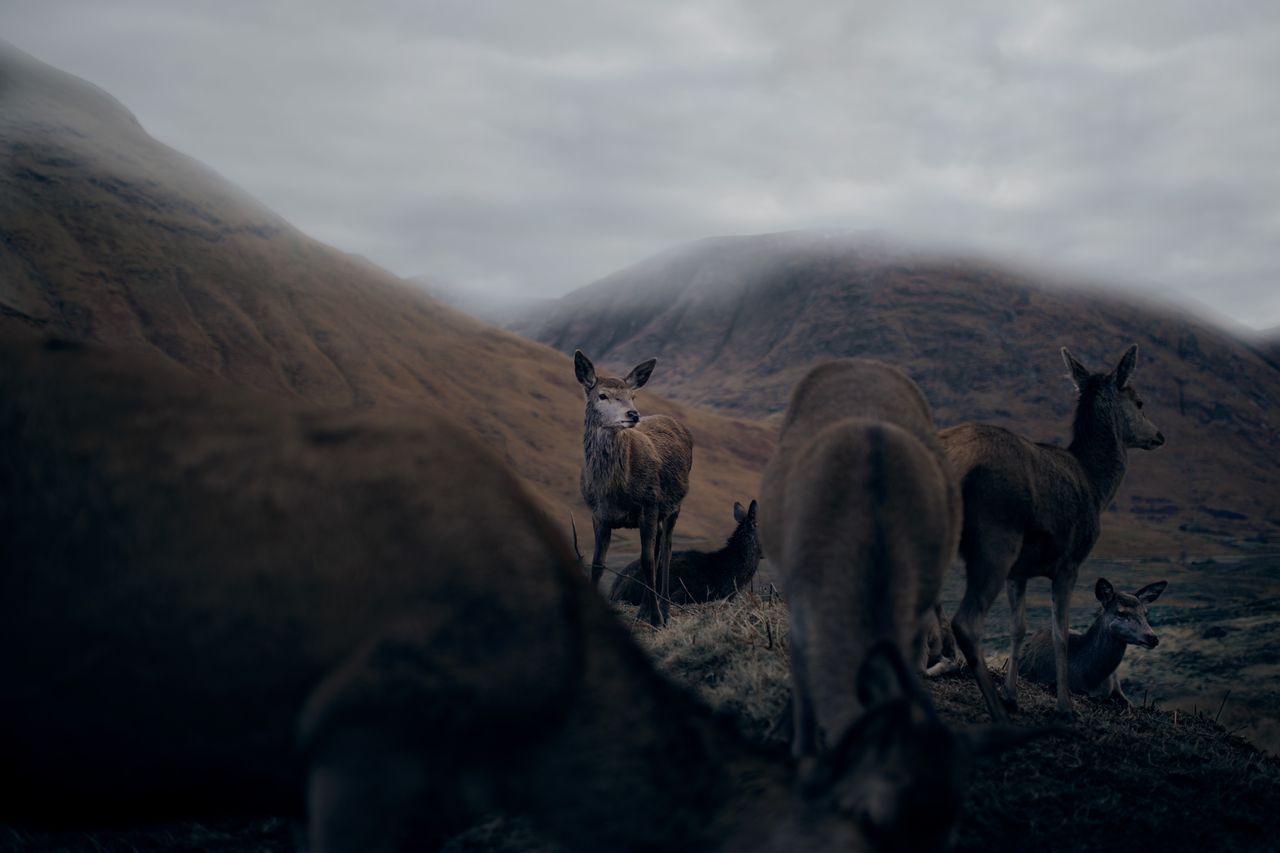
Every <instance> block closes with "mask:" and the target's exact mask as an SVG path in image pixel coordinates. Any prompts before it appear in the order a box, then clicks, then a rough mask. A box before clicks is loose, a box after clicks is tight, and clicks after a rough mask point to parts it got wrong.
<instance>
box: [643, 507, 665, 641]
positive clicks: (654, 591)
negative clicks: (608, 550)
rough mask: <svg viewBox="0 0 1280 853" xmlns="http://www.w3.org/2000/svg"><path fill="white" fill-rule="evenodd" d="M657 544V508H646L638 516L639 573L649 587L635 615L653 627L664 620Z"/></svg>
mask: <svg viewBox="0 0 1280 853" xmlns="http://www.w3.org/2000/svg"><path fill="white" fill-rule="evenodd" d="M659 545H660V543H659V541H658V512H657V509H656V508H654V509H646V510H645V511H644V513H642V514H641V516H640V574H641V576H642V577H644V579H645V582H646V583H647V584H648V586H649V588H648V589H646V590H645V593H644V603H643V604H641V605H640V612H639V613H637V614H636V615H637V617H638V618H640V619H643V620H646V621H648V623H649V624H650V625H652V626H654V627H655V628H661V627H662V625H663V622H664V618H663V613H662V605H661V599H662V598H663V595H662V591H661V589H660V588H659V587H658V582H659V578H658V560H657V553H656V549H657V547H658V546H659Z"/></svg>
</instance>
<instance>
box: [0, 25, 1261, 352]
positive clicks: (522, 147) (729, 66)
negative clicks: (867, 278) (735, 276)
mask: <svg viewBox="0 0 1280 853" xmlns="http://www.w3.org/2000/svg"><path fill="white" fill-rule="evenodd" d="M0 27H2V29H3V32H4V35H5V38H7V39H8V40H10V41H12V42H13V43H15V44H16V45H17V46H18V47H20V48H22V49H24V50H27V51H29V52H31V53H34V54H35V55H36V56H38V57H40V58H41V59H44V60H45V61H47V62H50V63H52V64H54V65H57V66H59V67H61V68H64V69H66V70H68V71H71V72H72V73H75V74H78V75H80V76H83V77H85V78H87V79H89V80H91V81H92V82H94V83H96V84H98V85H100V86H102V87H103V88H105V89H107V90H108V91H110V92H111V93H112V94H114V95H115V96H117V97H118V98H119V99H120V100H121V101H123V102H124V103H125V104H126V105H127V106H128V107H129V108H130V109H132V110H133V111H134V113H135V114H136V115H137V116H138V117H139V119H140V121H142V123H143V125H144V126H146V127H147V128H148V129H149V130H150V131H151V132H152V134H153V135H155V136H156V137H158V138H159V139H161V140H162V141H164V142H167V143H169V144H170V145H173V146H174V147H176V148H178V149H180V150H182V151H184V152H186V153H189V154H191V155H193V156H195V157H197V158H199V159H201V160H203V161H204V162H206V163H208V164H210V165H211V166H213V167H214V168H215V169H217V170H218V171H220V172H222V173H223V174H224V175H226V176H227V177H228V178H230V179H231V180H233V181H235V182H236V183H238V184H240V185H241V186H243V187H244V188H246V189H247V190H249V191H250V192H252V193H253V194H254V195H256V196H257V197H258V198H260V199H262V200H263V201H264V202H265V203H266V204H268V205H269V206H271V207H272V208H274V209H275V210H277V211H278V212H280V213H281V214H282V215H284V216H285V217H286V218H288V219H290V220H291V221H292V222H294V223H295V224H297V225H298V226H299V227H300V228H302V229H303V230H305V231H307V232H309V233H311V234H312V235H314V236H316V237H318V238H319V239H322V240H325V241H326V242H330V243H333V244H334V245H336V246H338V247H340V248H342V249H345V250H347V251H351V252H356V253H359V254H362V255H366V256H368V257H370V258H371V259H372V260H374V261H376V262H378V263H380V264H382V265H384V266H386V267H388V268H390V269H391V270H393V271H395V272H397V273H400V274H402V275H414V274H427V275H430V276H431V277H433V278H436V279H441V280H446V281H450V282H452V283H453V284H454V286H464V287H465V286H470V287H473V288H477V289H498V290H507V291H509V290H514V289H518V288H525V289H527V290H528V291H529V292H532V293H537V294H547V295H555V294H559V293H562V292H565V291H567V290H569V289H572V288H575V287H578V286H581V285H583V284H586V283H588V282H590V281H592V280H594V279H595V278H598V277H600V276H603V275H605V274H607V273H609V272H612V271H613V270H615V269H617V268H619V267H621V266H624V265H626V264H629V263H631V262H633V261H636V260H639V259H640V258H641V257H643V256H644V255H646V254H649V253H652V252H655V251H659V250H661V249H665V248H667V247H669V246H671V245H672V244H675V243H680V242H684V241H688V240H692V239H696V238H699V237H704V236H709V235H714V234H728V233H751V232H760V231H775V230H788V229H794V228H808V227H819V228H842V229H852V230H867V231H873V232H876V233H879V234H883V235H888V236H898V237H900V238H902V239H904V240H907V241H910V242H914V243H924V244H933V243H939V244H944V245H946V246H954V247H961V248H969V249H974V250H977V251H981V252H985V253H994V254H997V255H1008V256H1011V257H1013V258H1015V259H1018V260H1021V261H1024V262H1029V263H1031V264H1033V265H1034V266H1036V267H1041V268H1045V269H1048V270H1051V271H1054V272H1057V273H1061V274H1066V275H1071V274H1073V273H1079V274H1082V275H1087V276H1091V277H1094V278H1104V279H1107V280H1109V281H1114V282H1116V283H1117V284H1120V285H1124V286H1127V287H1132V288H1135V289H1138V290H1143V291H1146V292H1154V293H1159V294H1164V295H1168V296H1171V297H1174V298H1178V299H1196V300H1200V301H1203V302H1208V303H1210V304H1211V305H1212V307H1213V308H1214V309H1216V310H1218V311H1220V312H1222V313H1224V314H1226V315H1228V316H1229V317H1231V318H1234V319H1235V320H1237V321H1238V322H1240V323H1243V324H1246V325H1250V326H1257V327H1264V326H1274V325H1276V324H1280V287H1277V282H1278V281H1280V275H1278V273H1280V253H1277V252H1275V246H1277V245H1280V170H1277V169H1276V168H1275V163H1274V159H1275V154H1274V152H1276V151H1280V97H1278V96H1277V95H1275V94H1274V92H1275V86H1274V81H1275V80H1278V79H1280V6H1276V5H1275V4H1272V3H1268V2H1265V0H1263V2H1255V3H1221V4H1214V5H1213V6H1212V7H1209V6H1206V5H1205V4H1203V3H1200V2H1189V1H1188V0H1174V2H1168V3H1163V4H1160V5H1159V6H1152V5H1151V4H1146V3H1136V2H1129V3H1117V2H1084V3H1072V4H1066V3H1061V4H1053V3H1017V2H1012V0H1009V2H986V3H977V4H963V5H961V4H927V6H926V5H924V4H919V5H917V4H912V3H906V4H874V5H872V4H850V3H847V2H844V0H828V1H827V2H818V3H812V4H805V6H804V7H803V8H802V7H798V6H794V5H793V6H791V7H788V8H787V10H786V11H785V12H784V11H783V10H782V9H781V7H780V6H779V4H772V3H763V2H760V3H753V2H698V3H687V2H681V3H674V2H673V3H660V2H659V3H646V4H636V3H629V2H599V3H594V4H577V3H566V2H559V0H548V2H543V3H538V4H514V3H513V4H509V5H508V6H507V7H506V8H502V9H500V8H498V7H497V6H496V5H495V4H488V3H485V4H478V3H470V2H456V3H442V2H427V3H420V2H412V3H409V2H405V3H400V4H396V3H389V4H388V3H382V4H378V5H377V6H376V8H371V7H370V5H369V4H366V5H365V6H358V7H357V6H350V5H349V4H339V3H322V2H308V3H302V2H274V3H250V2H238V3H237V2H220V3H210V2H196V3H183V4H174V3H167V2H164V0H133V2H124V3H112V4H102V3H98V2H93V0H68V2H60V3H47V2H43V0H11V2H10V3H7V4H6V8H5V11H3V12H0Z"/></svg>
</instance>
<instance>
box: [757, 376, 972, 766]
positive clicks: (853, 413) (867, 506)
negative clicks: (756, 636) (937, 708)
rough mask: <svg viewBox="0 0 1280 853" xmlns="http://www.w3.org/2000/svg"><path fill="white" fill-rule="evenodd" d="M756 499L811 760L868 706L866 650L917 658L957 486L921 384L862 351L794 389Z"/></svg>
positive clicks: (955, 519) (803, 747)
mask: <svg viewBox="0 0 1280 853" xmlns="http://www.w3.org/2000/svg"><path fill="white" fill-rule="evenodd" d="M760 494H761V504H760V506H761V513H762V514H761V525H760V539H761V544H762V545H763V546H764V549H765V553H766V554H767V555H768V556H769V559H770V561H771V565H773V566H775V567H776V569H775V571H776V572H777V574H778V577H779V580H780V581H781V585H782V588H783V592H784V595H785V596H786V599H787V602H788V605H789V607H790V613H791V632H790V635H789V637H790V639H789V643H790V651H791V680H792V693H791V716H792V729H793V734H792V749H793V752H794V754H795V755H797V756H799V757H805V756H812V755H815V754H817V753H818V752H819V751H820V750H821V748H822V746H823V744H824V743H825V744H828V745H829V744H832V743H835V742H838V741H839V739H840V738H841V737H842V736H843V734H844V733H845V732H846V731H848V730H849V729H850V727H851V726H853V725H854V724H855V723H856V722H857V721H858V718H859V717H860V715H861V714H862V713H864V712H865V711H866V709H867V702H866V700H865V697H862V696H860V695H859V692H858V690H857V689H856V685H855V684H854V680H853V678H852V674H853V673H854V672H855V671H856V670H857V667H858V663H859V661H861V660H862V658H863V657H864V655H866V653H867V649H869V648H871V647H872V645H873V644H875V643H876V642H877V641H880V640H887V641H889V642H892V643H893V644H895V646H896V647H897V648H898V649H899V650H901V653H902V655H903V657H904V658H906V659H909V660H911V661H912V662H913V663H915V664H918V663H919V661H920V660H921V656H922V655H923V650H924V645H925V630H926V627H927V622H926V620H927V618H928V617H929V616H930V615H931V614H932V612H933V608H934V605H935V604H936V603H937V601H938V592H939V588H940V587H941V584H942V575H943V572H944V570H945V569H946V567H947V566H948V564H949V563H950V561H951V559H952V556H953V555H954V553H955V549H956V543H957V541H958V539H959V536H960V518H961V515H960V494H959V490H958V489H957V487H956V484H955V481H954V479H953V478H952V476H951V470H950V468H949V467H948V465H947V461H946V459H945V458H944V457H943V455H942V449H941V447H940V446H939V444H938V440H937V438H936V437H935V435H934V427H933V418H932V416H931V415H930V413H929V406H928V404H927V403H926V402H925V399H924V395H922V394H921V393H920V389H919V388H917V387H916V384H915V383H914V382H912V381H911V379H910V378H908V377H907V375H906V374H905V373H903V372H902V371H900V370H898V369H896V368H893V367H890V366H888V365H886V364H881V363H880V362H876V361H870V360H866V359H845V360H840V361H832V362H827V363H825V364H822V365H819V366H818V367H815V368H814V369H813V370H811V371H810V372H809V373H808V374H807V375H806V376H805V377H804V378H803V379H802V380H801V381H800V383H799V384H798V385H797V386H796V389H795V391H794V392H793V393H792V395H791V401H790V403H789V405H788V406H787V412H786V415H785V418H784V420H783V423H782V432H781V435H780V437H779V440H778V447H777V450H776V452H775V453H774V455H773V458H772V459H771V460H770V461H769V464H768V466H767V467H766V468H765V472H764V479H763V482H762V485H761V489H760ZM917 678H918V675H917V674H916V673H915V672H913V673H912V675H911V680H912V681H913V682H915V681H916V680H917ZM920 692H921V693H922V694H923V696H924V698H923V699H922V704H923V703H924V702H927V694H924V692H923V689H922V688H921V691H920Z"/></svg>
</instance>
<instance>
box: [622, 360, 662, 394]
mask: <svg viewBox="0 0 1280 853" xmlns="http://www.w3.org/2000/svg"><path fill="white" fill-rule="evenodd" d="M657 363H658V360H657V359H656V358H651V359H649V360H648V361H642V362H640V363H639V364H637V365H636V366H635V367H633V368H631V372H630V373H628V374H627V378H626V380H625V381H626V383H627V387H628V388H643V387H644V383H646V382H648V381H649V374H651V373H653V366H654V365H655V364H657Z"/></svg>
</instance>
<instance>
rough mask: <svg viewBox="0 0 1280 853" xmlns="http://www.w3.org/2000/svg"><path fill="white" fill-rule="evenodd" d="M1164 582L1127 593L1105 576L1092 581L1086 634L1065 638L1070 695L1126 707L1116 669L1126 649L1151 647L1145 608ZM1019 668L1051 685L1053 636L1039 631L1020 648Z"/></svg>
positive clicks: (1031, 678) (1155, 642)
mask: <svg viewBox="0 0 1280 853" xmlns="http://www.w3.org/2000/svg"><path fill="white" fill-rule="evenodd" d="M1168 585H1169V582H1168V581H1157V582H1156V583H1151V584H1147V585H1146V586H1144V587H1142V588H1141V589H1139V590H1135V591H1134V592H1132V593H1127V592H1117V591H1116V589H1115V587H1113V586H1112V585H1111V583H1110V582H1109V581H1108V580H1107V579H1106V578H1098V581H1097V583H1096V584H1094V587H1093V594H1094V596H1095V597H1096V598H1097V599H1098V603H1099V605H1100V607H1099V608H1098V614H1097V616H1096V617H1095V618H1094V620H1093V623H1092V624H1091V625H1090V626H1089V630H1087V631H1085V632H1084V633H1083V634H1081V633H1079V632H1077V631H1072V632H1071V633H1070V634H1069V635H1068V636H1067V661H1068V664H1069V668H1068V673H1067V674H1068V679H1067V686H1068V687H1069V688H1070V689H1071V691H1072V692H1074V693H1084V694H1087V695H1089V696H1095V697H1100V698H1113V699H1117V700H1119V701H1120V702H1123V703H1124V704H1125V705H1128V706H1129V707H1132V706H1133V702H1132V701H1130V699H1129V697H1128V696H1126V695H1125V694H1124V691H1123V690H1122V689H1121V688H1120V677H1119V676H1118V675H1117V674H1116V670H1117V669H1118V668H1119V666H1120V661H1121V660H1123V659H1124V653H1125V650H1126V649H1127V648H1128V647H1129V646H1142V647H1143V648H1146V649H1154V648H1155V647H1156V646H1157V645H1159V643H1160V638H1159V637H1158V636H1157V635H1156V632H1155V631H1153V630H1152V628H1151V624H1150V623H1149V622H1148V621H1147V606H1148V605H1150V604H1152V603H1154V602H1155V600H1156V599H1157V598H1159V597H1160V594H1161V593H1162V592H1164V590H1165V587H1167V586H1168ZM1018 667H1019V670H1020V671H1021V672H1022V673H1023V677H1024V678H1026V679H1027V680H1028V681H1034V682H1037V683H1039V684H1050V685H1052V684H1055V683H1056V680H1057V670H1056V668H1055V665H1054V655H1053V637H1052V634H1051V632H1050V631H1049V630H1048V629H1045V628H1041V629H1040V630H1039V631H1037V632H1036V633H1034V634H1032V635H1031V639H1029V640H1027V644H1026V645H1025V646H1023V648H1022V652H1021V657H1020V658H1019V660H1018Z"/></svg>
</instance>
